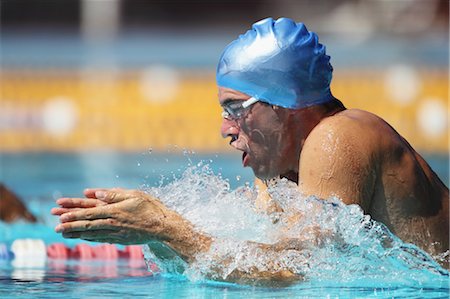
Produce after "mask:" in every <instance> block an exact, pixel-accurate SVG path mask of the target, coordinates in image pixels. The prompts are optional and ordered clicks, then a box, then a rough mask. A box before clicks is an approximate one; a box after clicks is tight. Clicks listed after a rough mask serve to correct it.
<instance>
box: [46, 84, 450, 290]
mask: <svg viewBox="0 0 450 299" xmlns="http://www.w3.org/2000/svg"><path fill="white" fill-rule="evenodd" d="M248 98H249V96H248V95H246V94H243V93H240V92H238V91H235V90H231V89H226V88H219V102H220V103H221V104H223V103H225V102H226V101H243V100H246V99H248ZM221 132H222V135H223V137H225V138H231V142H230V145H231V146H233V147H234V148H236V149H237V150H240V151H243V153H244V154H243V164H244V166H249V167H251V168H252V170H253V171H254V173H255V176H256V177H257V179H256V181H255V183H256V185H257V186H259V187H260V188H261V189H264V187H265V181H267V180H269V179H271V178H274V177H280V176H281V177H286V178H288V179H290V180H292V181H294V182H296V183H298V185H299V192H301V193H303V194H305V195H315V196H318V197H319V198H324V199H325V198H329V197H331V196H337V197H338V198H340V199H341V200H342V201H343V202H344V203H346V204H358V205H360V206H361V207H362V209H363V210H364V212H365V213H366V214H369V215H371V216H372V218H374V219H375V220H378V221H381V222H383V223H385V224H386V225H387V226H388V227H389V228H390V229H391V231H393V232H394V233H395V234H396V235H397V236H399V237H400V238H401V239H402V240H403V241H406V242H411V243H414V244H416V245H418V246H419V247H421V248H423V249H424V250H426V251H428V252H429V253H431V254H436V253H441V252H443V251H445V250H447V249H448V204H449V199H448V188H446V187H445V185H444V184H443V183H442V182H441V181H440V180H439V178H438V177H437V176H436V174H435V173H434V172H433V171H432V170H431V169H430V167H429V166H428V165H427V164H426V162H425V161H424V160H423V159H422V158H421V157H420V156H419V155H418V154H417V153H416V152H415V151H414V150H413V149H412V147H411V146H410V145H409V144H408V143H407V141H406V140H404V139H403V138H402V137H401V136H400V135H399V134H398V133H397V132H396V131H395V130H394V129H393V128H392V127H390V126H389V125H388V124H387V123H386V122H384V121H383V120H382V119H381V118H379V117H377V116H375V115H373V114H371V113H368V112H365V111H361V110H353V109H352V110H346V109H345V108H344V107H343V105H342V104H341V103H340V102H339V101H337V100H336V101H333V102H330V103H327V104H323V105H317V106H312V107H308V108H303V109H299V110H291V109H284V108H280V107H273V106H271V105H268V104H264V103H261V102H258V103H256V104H254V105H252V106H251V108H250V109H249V110H248V112H247V113H246V114H245V115H244V117H242V118H241V119H238V120H228V119H224V120H223V123H222V126H221ZM260 191H261V192H260V194H264V192H263V191H264V190H260ZM85 196H86V199H81V198H61V199H59V200H58V201H57V204H58V205H59V206H60V207H58V208H54V209H52V213H53V214H54V215H59V216H60V220H61V224H59V225H58V226H57V227H56V231H57V232H60V233H63V235H64V236H65V237H67V238H81V239H85V240H91V241H98V242H108V243H120V244H146V243H149V242H151V241H155V240H156V241H159V242H162V243H164V244H166V245H167V246H168V247H170V248H172V249H174V250H175V251H176V252H177V253H178V254H179V255H180V256H181V257H182V258H183V259H185V260H186V261H187V262H191V261H193V260H195V255H196V254H197V253H199V252H203V251H207V250H208V249H209V247H210V244H211V242H212V241H213V239H212V238H211V237H210V236H207V235H205V234H203V233H201V232H198V231H197V230H195V228H194V227H193V225H192V224H191V223H189V222H188V221H186V220H185V219H183V218H182V217H181V216H180V215H179V214H177V213H176V212H174V211H171V210H169V209H168V208H167V207H165V206H164V205H163V204H162V203H161V202H160V201H159V200H158V199H156V198H153V197H151V196H149V195H147V194H145V193H142V192H139V191H136V190H122V189H87V190H85ZM257 201H258V202H259V204H258V206H260V207H262V208H265V209H269V210H273V208H274V207H272V206H269V205H267V204H265V203H267V197H264V196H260V197H259V198H258V199H257ZM275 209H276V207H275ZM318 237H319V238H320V236H318ZM301 240H302V237H301V236H299V237H298V239H295V240H282V241H280V242H279V243H277V244H273V245H266V244H261V248H263V249H264V250H267V251H271V250H274V251H278V250H280V248H283V246H284V245H283V244H292V243H295V244H300V245H298V247H299V248H301V246H303V245H301ZM296 246H297V245H296ZM246 275H247V277H246ZM248 276H250V277H248ZM254 277H260V278H262V279H269V280H270V279H274V280H286V281H291V280H292V279H298V277H296V276H295V274H292V273H290V272H289V273H288V272H285V271H277V270H276V269H274V271H272V272H271V273H251V274H245V273H232V275H230V279H229V280H232V281H239V279H241V278H242V279H244V280H245V279H252V278H254Z"/></svg>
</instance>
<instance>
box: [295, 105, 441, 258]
mask: <svg viewBox="0 0 450 299" xmlns="http://www.w3.org/2000/svg"><path fill="white" fill-rule="evenodd" d="M299 182H300V188H301V190H302V192H304V193H306V194H308V195H316V196H319V197H321V198H328V197H331V196H337V197H339V198H341V199H342V200H343V201H344V202H345V203H347V204H353V203H355V204H359V205H360V206H361V207H362V208H363V210H364V212H365V213H366V214H369V215H371V217H372V218H373V219H375V220H377V221H380V222H383V223H384V224H386V225H387V226H388V227H389V229H390V230H391V231H392V232H393V233H395V234H396V235H397V236H398V237H400V238H401V239H402V240H403V241H405V242H409V243H414V244H416V245H418V246H419V247H421V248H422V249H424V250H426V251H428V252H429V253H431V254H436V253H441V252H443V251H445V250H447V249H448V247H449V245H448V233H449V231H448V224H449V223H448V205H449V198H448V188H447V187H445V185H444V184H443V183H442V181H441V180H440V179H439V178H438V177H437V175H436V174H435V173H434V172H433V171H432V170H431V168H430V167H429V166H428V164H427V163H426V162H425V161H424V160H423V158H422V157H421V156H420V155H419V154H418V153H416V152H415V151H414V149H413V148H412V147H411V146H410V145H409V143H408V142H407V141H406V140H405V139H404V138H402V137H401V136H400V135H399V134H398V133H397V132H396V131H395V130H394V129H393V128H392V127H391V126H389V125H388V124H387V123H386V122H385V121H383V120H382V119H381V118H379V117H377V116H375V115H373V114H371V113H369V112H365V111H361V110H352V109H351V110H344V111H342V112H339V113H337V114H335V115H333V116H330V117H327V118H324V119H323V120H322V121H321V122H320V123H319V124H318V125H317V126H316V127H315V128H314V129H313V130H312V131H311V133H310V134H309V136H308V137H307V139H306V141H305V143H304V146H303V149H302V152H301V154H300V162H299Z"/></svg>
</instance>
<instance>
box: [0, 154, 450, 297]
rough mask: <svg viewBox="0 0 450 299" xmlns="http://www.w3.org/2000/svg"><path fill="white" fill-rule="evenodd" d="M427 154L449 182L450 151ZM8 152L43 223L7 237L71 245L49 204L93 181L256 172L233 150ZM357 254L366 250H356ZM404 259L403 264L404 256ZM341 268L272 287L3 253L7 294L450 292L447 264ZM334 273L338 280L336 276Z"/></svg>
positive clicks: (13, 174)
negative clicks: (37, 263)
mask: <svg viewBox="0 0 450 299" xmlns="http://www.w3.org/2000/svg"><path fill="white" fill-rule="evenodd" d="M425 157H426V159H427V161H428V162H429V163H430V164H431V166H432V167H433V169H434V170H435V171H436V172H437V173H438V174H439V175H440V177H441V178H442V179H443V181H444V182H445V183H446V184H448V183H447V182H448V157H447V156H438V155H429V156H425ZM0 159H1V160H0V163H1V164H0V166H1V168H0V169H1V172H0V181H2V182H4V183H5V184H6V185H7V186H8V187H9V188H11V189H12V190H14V191H15V192H16V193H17V194H18V195H19V196H21V197H22V198H23V199H24V201H25V202H26V203H27V205H28V206H29V208H30V209H31V210H32V211H33V212H34V213H36V214H37V215H38V216H39V218H40V223H39V224H35V225H32V224H24V223H17V224H14V225H5V224H0V243H6V244H8V245H10V244H11V243H12V242H13V241H14V240H15V239H19V238H40V239H43V240H44V241H45V243H46V244H51V243H56V242H64V243H65V244H67V245H68V246H71V247H73V246H74V245H76V244H77V243H80V242H81V241H78V240H65V239H63V238H61V237H60V235H58V234H56V233H54V232H53V227H54V225H55V224H56V223H57V219H56V218H55V217H52V216H50V215H49V210H50V208H51V207H52V206H53V201H54V199H56V198H58V197H60V196H80V195H81V192H82V189H83V188H85V187H95V186H104V187H113V186H121V187H124V188H138V187H145V188H152V187H158V186H161V185H164V186H169V187H166V188H170V183H173V182H174V181H175V182H176V181H177V180H179V179H180V177H182V175H183V173H184V171H185V169H186V168H188V167H190V166H192V165H197V163H198V161H200V160H204V161H206V163H208V164H209V165H210V167H211V168H212V171H213V172H214V173H215V174H218V173H220V176H221V177H223V178H226V179H227V181H225V182H228V183H229V185H230V189H231V190H234V189H235V188H237V187H238V186H242V185H245V184H246V182H249V183H250V182H251V181H252V173H251V171H250V170H248V169H243V168H242V166H241V162H240V157H239V155H233V154H228V155H223V154H220V155H216V154H211V155H196V154H192V153H182V152H179V151H174V152H168V153H159V154H155V153H151V152H145V153H136V154H131V153H129V154H119V153H114V152H110V153H84V154H60V153H59V154H56V153H29V154H14V153H11V154H1V155H0ZM208 179H211V177H209V178H208ZM172 190H176V188H175V189H172ZM355 254H359V252H357V251H355ZM350 259H351V256H349V260H348V265H345V264H344V265H343V267H344V268H349V269H356V270H355V271H361V269H359V268H357V267H355V265H352V263H353V262H355V261H358V259H356V258H355V259H354V260H353V261H351V260H350ZM395 262H396V261H395ZM323 265H324V266H328V265H326V263H324V264H323ZM398 265H399V267H402V264H401V262H400V261H399V262H398ZM388 266H392V263H390V264H389V265H388ZM388 266H387V267H388ZM341 268H342V266H341ZM339 271H340V272H339ZM339 271H337V270H336V272H333V269H330V268H326V269H324V270H323V272H324V273H325V274H326V275H323V277H325V278H327V279H321V280H320V279H316V280H314V279H313V280H308V281H306V282H302V283H299V284H296V285H293V286H290V287H284V288H274V287H272V288H268V287H257V286H242V285H236V284H230V283H218V282H212V281H205V280H201V279H200V280H192V279H191V278H189V279H188V277H186V276H183V275H175V274H174V275H169V274H156V275H151V273H149V272H147V270H146V267H145V265H144V263H134V264H130V261H127V260H119V261H95V262H89V263H86V262H82V261H76V260H69V261H52V260H48V261H47V262H46V263H45V265H44V266H41V267H28V268H27V267H15V266H14V265H13V264H12V263H11V262H10V261H5V260H3V261H2V260H0V298H31V297H33V298H34V297H36V298H40V297H46V298H60V297H62V296H64V297H67V298H87V297H88V298H90V297H100V296H101V297H106V298H123V297H136V296H137V297H148V298H234V297H248V298H289V297H291V298H292V297H296V298H326V297H329V298H354V297H359V298H393V297H395V298H447V297H448V295H449V285H448V273H446V272H445V271H444V272H443V273H441V274H439V273H438V274H436V273H435V272H433V271H431V272H429V273H428V272H427V271H426V270H420V271H411V272H398V273H402V275H405V276H403V277H401V278H399V277H396V276H395V274H397V275H398V273H394V274H392V275H393V276H392V278H391V277H389V275H390V272H387V273H384V274H383V275H384V277H381V278H379V279H374V276H373V275H372V274H371V275H369V274H368V276H367V277H364V276H361V277H359V279H351V280H346V281H345V280H342V279H341V277H339V274H338V273H341V274H342V273H345V272H342V271H343V270H342V269H341V270H339ZM405 273H406V274H405ZM333 274H335V276H336V279H335V280H330V279H328V278H329V277H333ZM386 276H387V278H386ZM390 281H391V282H390Z"/></svg>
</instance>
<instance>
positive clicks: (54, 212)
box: [50, 208, 80, 216]
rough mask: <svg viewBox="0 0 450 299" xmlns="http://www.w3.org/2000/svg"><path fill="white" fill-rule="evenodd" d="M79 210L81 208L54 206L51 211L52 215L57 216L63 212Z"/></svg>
mask: <svg viewBox="0 0 450 299" xmlns="http://www.w3.org/2000/svg"><path fill="white" fill-rule="evenodd" d="M79 210H80V209H77V208H70V209H67V208H52V209H51V210H50V213H51V214H52V215H55V216H61V215H62V214H65V213H69V212H73V211H79Z"/></svg>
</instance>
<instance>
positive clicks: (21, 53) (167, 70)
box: [0, 0, 449, 153]
mask: <svg viewBox="0 0 450 299" xmlns="http://www.w3.org/2000/svg"><path fill="white" fill-rule="evenodd" d="M0 9H1V48H0V50H1V52H0V55H1V56H0V57H1V74H0V75H1V82H0V100H1V101H0V151H5V152H6V151H48V150H50V151H79V150H82V151H83V150H87V151H92V150H103V149H113V150H120V151H142V150H148V149H149V148H152V149H155V150H164V149H165V148H167V147H168V146H178V147H179V148H188V149H191V150H195V151H200V152H221V151H228V150H229V147H228V145H227V141H226V140H223V139H222V138H221V137H220V134H219V128H220V122H221V118H220V107H219V105H218V104H217V99H216V97H217V91H216V86H215V80H214V75H215V74H214V71H215V66H216V63H217V60H218V58H219V56H220V53H221V51H222V50H223V48H224V47H225V46H226V45H227V44H228V43H229V42H230V41H232V40H233V39H235V38H236V37H237V36H238V35H239V34H241V33H243V32H245V30H247V29H248V28H249V27H250V25H251V24H252V23H253V22H255V21H256V20H258V19H262V18H264V17H267V16H272V17H274V18H277V17H280V16H287V17H291V18H293V19H295V20H297V21H302V22H304V23H305V24H307V26H308V28H309V29H310V30H313V31H316V32H317V33H318V34H319V36H320V41H321V42H322V43H323V44H325V45H326V46H327V51H328V53H329V55H331V57H332V59H331V61H332V64H333V65H334V68H335V71H334V79H333V83H332V90H333V93H334V95H335V96H336V97H337V98H339V99H341V100H342V101H343V102H344V104H345V105H346V106H347V107H349V108H360V109H364V110H368V111H370V112H373V113H375V114H378V115H380V116H381V117H383V118H384V119H386V120H387V121H388V122H389V123H390V124H391V125H392V126H393V127H394V128H396V129H397V131H399V132H400V134H402V135H403V136H404V137H405V138H406V139H407V140H409V142H410V143H411V144H412V145H413V147H415V148H417V149H418V150H419V151H422V152H432V153H448V111H449V110H448V102H447V101H448V83H449V80H448V79H449V77H448V75H449V71H448V55H449V52H448V47H449V45H448V43H449V41H448V37H449V32H448V26H449V22H448V20H449V18H448V12H449V7H448V1H445V0H443V1H439V0H429V1H426V0H422V1H414V0H410V1H394V0H393V1H356V0H345V1H344V0H341V1H288V0H285V1H184V2H181V1H126V0H122V1H120V0H110V1H95V0H83V1H75V0H66V1H62V0H61V1H56V0H55V1H50V0H48V1H41V0H37V1H22V0H2V1H1V2H0Z"/></svg>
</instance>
